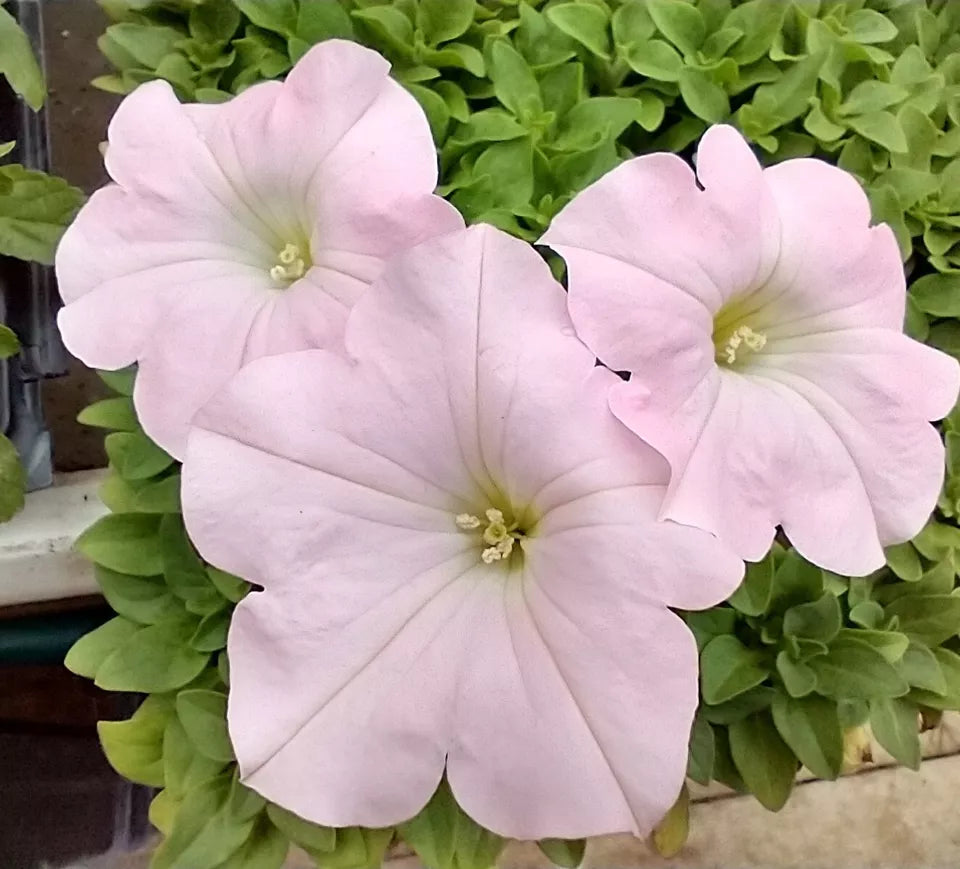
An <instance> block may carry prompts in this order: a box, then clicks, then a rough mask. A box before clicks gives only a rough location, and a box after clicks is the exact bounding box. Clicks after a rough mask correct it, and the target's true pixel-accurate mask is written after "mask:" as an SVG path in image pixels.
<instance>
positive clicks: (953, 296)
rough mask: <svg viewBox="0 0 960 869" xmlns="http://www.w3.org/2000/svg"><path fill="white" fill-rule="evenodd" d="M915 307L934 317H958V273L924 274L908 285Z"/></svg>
mask: <svg viewBox="0 0 960 869" xmlns="http://www.w3.org/2000/svg"><path fill="white" fill-rule="evenodd" d="M910 296H911V298H912V299H913V301H914V302H916V304H917V307H919V308H920V310H921V311H924V312H926V313H927V314H933V315H934V316H936V317H960V273H956V274H933V275H925V276H924V277H922V278H919V279H918V280H916V281H914V282H913V283H912V284H911V285H910Z"/></svg>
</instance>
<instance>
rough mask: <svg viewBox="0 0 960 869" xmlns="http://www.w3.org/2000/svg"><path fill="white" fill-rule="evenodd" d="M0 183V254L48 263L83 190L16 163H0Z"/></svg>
mask: <svg viewBox="0 0 960 869" xmlns="http://www.w3.org/2000/svg"><path fill="white" fill-rule="evenodd" d="M0 11H2V10H0ZM0 185H5V186H6V189H5V190H4V191H3V193H0V254H6V255H7V256H13V257H16V258H17V259H22V260H31V261H34V262H39V263H43V264H44V265H52V264H53V252H54V249H55V248H56V246H57V243H58V242H59V241H60V236H61V235H63V231H64V229H66V227H67V226H68V224H69V223H70V221H71V220H73V217H74V215H75V214H76V213H77V210H78V209H79V208H80V204H81V202H83V193H82V192H81V191H80V190H78V189H77V188H76V187H71V186H70V185H69V184H68V183H67V182H66V181H64V180H63V179H62V178H57V177H55V176H53V175H46V174H44V173H43V172H35V171H33V170H32V169H24V168H23V166H20V165H17V164H16V163H14V164H8V165H6V166H0Z"/></svg>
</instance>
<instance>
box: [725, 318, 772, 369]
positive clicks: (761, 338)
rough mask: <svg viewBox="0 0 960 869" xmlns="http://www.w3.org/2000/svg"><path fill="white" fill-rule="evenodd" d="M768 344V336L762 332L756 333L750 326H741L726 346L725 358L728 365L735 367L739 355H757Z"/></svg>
mask: <svg viewBox="0 0 960 869" xmlns="http://www.w3.org/2000/svg"><path fill="white" fill-rule="evenodd" d="M766 344H767V336H766V335H764V334H763V333H762V332H754V331H753V329H751V328H750V327H749V326H739V327H738V328H737V329H736V331H734V333H733V334H732V335H731V336H730V337H729V338H728V339H727V343H726V346H725V347H724V348H723V356H724V359H726V361H727V365H733V363H734V362H736V361H737V353H738V352H740V353H746V352H751V353H756V352H757V351H758V350H762V349H763V348H764V347H765V346H766Z"/></svg>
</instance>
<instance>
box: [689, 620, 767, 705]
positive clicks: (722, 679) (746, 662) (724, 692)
mask: <svg viewBox="0 0 960 869" xmlns="http://www.w3.org/2000/svg"><path fill="white" fill-rule="evenodd" d="M768 675H769V670H768V669H767V668H766V667H765V666H763V655H762V654H761V653H760V652H757V651H754V650H752V649H748V648H747V647H746V646H744V645H743V643H741V642H740V640H738V639H737V638H736V637H734V636H732V635H729V634H727V635H723V636H719V637H715V638H714V639H712V640H711V641H710V642H709V643H707V645H706V646H705V647H704V649H703V651H702V652H701V654H700V689H701V692H702V693H703V699H704V700H705V701H706V702H707V703H709V704H711V705H717V704H719V703H723V702H724V701H725V700H730V699H731V698H733V697H736V696H737V695H738V694H742V693H743V692H744V691H747V690H749V689H750V688H753V687H754V686H755V685H759V684H760V683H761V682H762V681H763V680H764V679H765V678H766V677H767V676H768Z"/></svg>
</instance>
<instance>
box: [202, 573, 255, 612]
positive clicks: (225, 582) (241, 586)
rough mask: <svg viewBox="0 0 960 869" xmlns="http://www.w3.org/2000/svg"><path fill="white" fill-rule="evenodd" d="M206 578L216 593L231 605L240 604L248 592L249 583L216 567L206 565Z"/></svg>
mask: <svg viewBox="0 0 960 869" xmlns="http://www.w3.org/2000/svg"><path fill="white" fill-rule="evenodd" d="M207 576H208V577H209V578H210V582H212V583H213V585H214V587H215V588H216V589H217V591H218V592H220V594H221V595H223V596H224V597H225V598H226V599H227V600H228V601H230V602H231V603H240V601H242V600H243V599H244V597H246V595H247V592H248V591H250V583H248V582H247V581H246V580H243V579H240V577H239V576H234V575H233V574H232V573H227V572H226V571H225V570H220V568H218V567H213V566H211V565H207Z"/></svg>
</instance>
